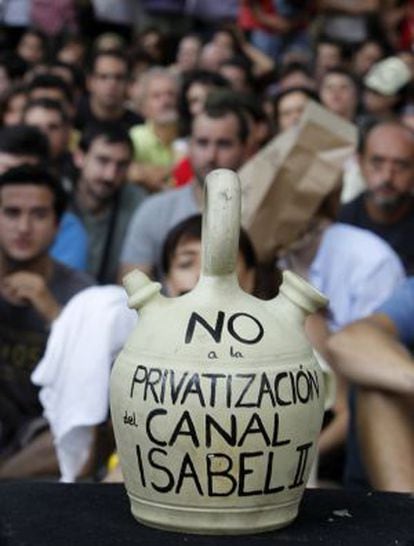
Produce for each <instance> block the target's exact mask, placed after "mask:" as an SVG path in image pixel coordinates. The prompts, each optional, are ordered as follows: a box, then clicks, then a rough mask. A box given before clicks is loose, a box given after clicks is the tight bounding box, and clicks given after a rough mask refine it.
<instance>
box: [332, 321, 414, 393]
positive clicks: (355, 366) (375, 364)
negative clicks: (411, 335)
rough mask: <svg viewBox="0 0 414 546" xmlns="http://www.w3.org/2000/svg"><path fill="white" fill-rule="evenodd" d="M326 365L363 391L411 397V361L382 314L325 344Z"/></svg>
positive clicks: (413, 370) (413, 362)
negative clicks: (380, 390)
mask: <svg viewBox="0 0 414 546" xmlns="http://www.w3.org/2000/svg"><path fill="white" fill-rule="evenodd" d="M327 348H328V352H329V361H330V363H331V364H332V366H333V367H334V368H335V369H336V370H338V372H339V373H341V374H343V375H344V376H345V377H346V378H347V379H348V380H350V381H351V382H353V383H356V384H358V385H361V386H363V387H369V388H377V389H384V390H388V391H392V392H395V393H401V394H414V360H413V358H412V357H411V355H410V353H409V352H408V351H407V350H406V349H405V347H404V346H403V345H402V344H401V343H400V342H399V341H398V340H397V331H396V328H395V326H394V323H393V322H392V321H391V320H390V319H389V318H388V317H387V316H386V315H384V314H376V315H373V316H372V317H369V318H367V319H363V320H360V321H357V322H354V323H352V324H350V325H348V326H347V327H345V328H344V329H343V330H341V331H339V332H337V333H336V334H334V335H333V336H331V337H330V339H329V340H328V342H327Z"/></svg>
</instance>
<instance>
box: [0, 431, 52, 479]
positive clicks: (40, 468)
mask: <svg viewBox="0 0 414 546" xmlns="http://www.w3.org/2000/svg"><path fill="white" fill-rule="evenodd" d="M59 474H60V472H59V465H58V461H57V457H56V452H55V448H54V445H53V439H52V434H51V432H50V430H45V431H44V432H42V433H40V434H39V435H38V436H37V437H36V438H34V440H33V441H32V442H30V444H28V445H27V446H26V447H24V448H23V449H21V450H20V451H19V452H18V453H16V454H14V455H12V456H11V457H10V458H8V459H6V460H5V461H3V462H0V479H11V478H30V477H36V476H37V477H38V476H56V477H58V476H59Z"/></svg>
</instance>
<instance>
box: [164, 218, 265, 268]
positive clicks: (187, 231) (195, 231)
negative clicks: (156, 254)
mask: <svg viewBox="0 0 414 546" xmlns="http://www.w3.org/2000/svg"><path fill="white" fill-rule="evenodd" d="M201 225H202V216H201V214H194V215H193V216H190V217H189V218H186V219H185V220H182V221H181V222H179V223H178V224H176V225H175V226H174V227H173V228H172V229H171V230H170V231H169V232H168V234H167V237H166V239H165V241H164V244H163V248H162V255H161V259H162V262H161V263H162V268H163V271H164V273H165V274H166V275H167V274H168V273H169V271H170V267H171V260H172V258H173V257H174V254H175V252H176V250H177V247H178V245H179V244H180V243H181V242H183V241H185V240H196V241H201ZM239 251H240V253H241V255H242V256H243V259H244V262H245V264H246V267H247V269H252V268H254V267H256V266H257V257H256V252H255V250H254V248H253V245H252V243H251V241H250V238H249V236H248V235H247V233H246V231H244V229H243V228H241V230H240V239H239Z"/></svg>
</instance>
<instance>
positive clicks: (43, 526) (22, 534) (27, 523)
mask: <svg viewBox="0 0 414 546" xmlns="http://www.w3.org/2000/svg"><path fill="white" fill-rule="evenodd" d="M304 544H307V545H314V544H315V545H316V544H317V545H329V546H336V545H338V546H342V545H351V544H352V546H365V545H369V544H373V545H375V546H383V545H384V546H385V545H387V546H402V545H405V546H408V545H411V546H414V496H413V495H404V494H397V493H367V492H356V491H347V490H345V491H343V490H321V489H310V490H307V491H306V492H305V495H304V498H303V502H302V505H301V509H300V511H299V516H298V518H297V519H296V521H295V522H294V523H293V524H291V525H290V526H289V527H286V528H284V529H280V530H278V531H273V532H268V533H261V534H257V535H243V536H237V537H234V536H227V537H224V536H220V537H217V536H211V537H207V536H198V535H187V534H180V533H171V532H166V531H159V530H157V529H151V528H149V527H146V526H144V525H141V524H139V523H138V522H137V521H135V519H134V518H133V517H132V515H131V514H130V511H129V502H128V499H127V496H126V493H125V490H124V488H123V486H122V485H119V484H116V485H115V484H113V485H112V484H87V483H84V484H58V483H39V482H7V483H6V482H3V483H2V484H0V545H1V546H31V545H42V546H48V545H53V546H61V545H62V546H66V545H67V546H86V545H88V546H95V545H99V546H116V545H122V546H129V545H131V546H132V545H140V546H150V545H162V546H173V545H174V546H181V545H182V546H213V545H214V546H221V545H223V546H224V545H226V546H233V545H234V546H236V545H237V546H247V545H248V546H267V545H269V546H270V545H272V546H278V545H301V546H303V545H304Z"/></svg>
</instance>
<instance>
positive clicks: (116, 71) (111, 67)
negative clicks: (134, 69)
mask: <svg viewBox="0 0 414 546" xmlns="http://www.w3.org/2000/svg"><path fill="white" fill-rule="evenodd" d="M127 77H128V74H127V66H126V64H125V63H124V62H123V61H122V60H121V59H117V58H116V57H110V56H108V57H99V58H98V59H97V61H96V63H95V69H94V72H93V74H92V75H91V76H90V78H89V91H90V93H91V96H92V99H93V100H95V101H96V102H97V103H98V104H99V105H100V106H102V107H103V108H111V107H115V108H119V107H120V106H121V105H122V104H123V101H124V100H125V96H126V89H127Z"/></svg>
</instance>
